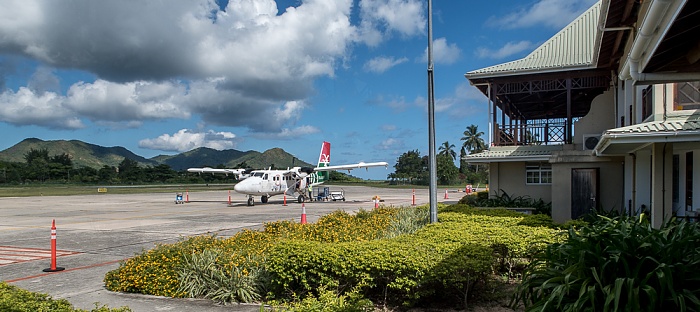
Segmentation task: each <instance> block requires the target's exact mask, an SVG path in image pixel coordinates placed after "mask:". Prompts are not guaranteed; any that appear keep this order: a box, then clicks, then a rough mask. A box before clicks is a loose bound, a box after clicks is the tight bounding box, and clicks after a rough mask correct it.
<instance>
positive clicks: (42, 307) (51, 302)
mask: <svg viewBox="0 0 700 312" xmlns="http://www.w3.org/2000/svg"><path fill="white" fill-rule="evenodd" d="M0 311H7V312H37V311H46V312H49V311H51V312H74V311H78V312H80V311H85V310H82V309H74V308H73V305H71V304H70V302H68V300H66V299H53V298H51V296H49V295H47V294H40V293H35V292H30V291H27V290H24V289H21V288H19V287H16V286H12V285H8V284H7V283H5V282H0ZM90 311H91V312H109V311H112V312H128V311H131V310H130V309H129V308H127V307H121V308H117V309H110V308H107V307H105V306H99V304H97V303H96V304H95V308H94V309H92V310H90Z"/></svg>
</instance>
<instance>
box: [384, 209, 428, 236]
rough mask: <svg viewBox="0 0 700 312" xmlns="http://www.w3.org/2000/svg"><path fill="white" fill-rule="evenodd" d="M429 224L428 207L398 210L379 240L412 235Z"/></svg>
mask: <svg viewBox="0 0 700 312" xmlns="http://www.w3.org/2000/svg"><path fill="white" fill-rule="evenodd" d="M428 223H430V211H429V208H428V206H418V207H406V208H402V209H398V212H397V213H396V214H395V215H394V218H393V220H392V221H391V223H390V224H389V226H388V227H387V229H386V231H385V232H384V233H383V234H382V235H381V238H393V237H397V236H400V235H403V234H412V233H415V232H416V231H418V230H419V229H421V228H423V227H424V226H425V225H426V224H428Z"/></svg>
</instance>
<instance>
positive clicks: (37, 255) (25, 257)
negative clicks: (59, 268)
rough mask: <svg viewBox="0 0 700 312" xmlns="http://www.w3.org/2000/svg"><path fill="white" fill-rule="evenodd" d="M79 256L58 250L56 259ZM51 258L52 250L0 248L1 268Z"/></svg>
mask: <svg viewBox="0 0 700 312" xmlns="http://www.w3.org/2000/svg"><path fill="white" fill-rule="evenodd" d="M75 254H79V252H75V251H67V250H56V257H61V256H69V255H75ZM49 258H51V250H50V249H39V248H21V247H12V246H0V266H3V265H6V264H12V263H20V262H27V261H34V260H41V259H49Z"/></svg>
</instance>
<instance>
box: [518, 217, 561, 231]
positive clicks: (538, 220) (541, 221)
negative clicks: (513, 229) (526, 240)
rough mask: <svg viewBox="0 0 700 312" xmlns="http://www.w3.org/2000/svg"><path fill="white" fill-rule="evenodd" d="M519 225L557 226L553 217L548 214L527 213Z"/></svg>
mask: <svg viewBox="0 0 700 312" xmlns="http://www.w3.org/2000/svg"><path fill="white" fill-rule="evenodd" d="M518 225H526V226H544V227H551V228H553V227H555V226H554V221H552V217H550V216H548V215H546V214H534V215H525V217H524V218H523V220H522V221H520V222H518Z"/></svg>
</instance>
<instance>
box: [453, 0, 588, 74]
mask: <svg viewBox="0 0 700 312" xmlns="http://www.w3.org/2000/svg"><path fill="white" fill-rule="evenodd" d="M600 7H601V1H598V2H596V4H594V5H593V6H592V7H591V8H589V9H588V10H586V12H584V13H583V14H581V15H580V16H579V17H578V18H576V19H575V20H574V21H572V22H571V23H570V24H569V25H567V26H566V27H564V29H562V30H561V31H559V32H558V33H557V34H556V35H554V36H553V37H552V38H550V39H549V40H547V41H546V42H545V43H543V44H542V45H541V46H539V47H538V48H537V49H535V50H534V51H532V53H530V54H529V55H528V56H526V57H524V58H522V59H519V60H516V61H512V62H507V63H503V64H499V65H494V66H490V67H486V68H482V69H477V70H474V71H470V72H468V73H466V74H465V76H466V77H467V78H468V79H472V78H489V77H491V76H499V77H500V76H506V75H519V74H524V73H537V72H554V71H564V70H571V69H586V68H594V67H595V66H596V64H595V62H594V61H595V60H594V56H595V54H596V49H597V48H596V36H597V34H598V20H599V19H600Z"/></svg>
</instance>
